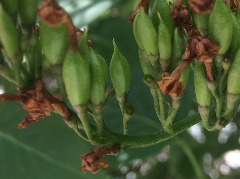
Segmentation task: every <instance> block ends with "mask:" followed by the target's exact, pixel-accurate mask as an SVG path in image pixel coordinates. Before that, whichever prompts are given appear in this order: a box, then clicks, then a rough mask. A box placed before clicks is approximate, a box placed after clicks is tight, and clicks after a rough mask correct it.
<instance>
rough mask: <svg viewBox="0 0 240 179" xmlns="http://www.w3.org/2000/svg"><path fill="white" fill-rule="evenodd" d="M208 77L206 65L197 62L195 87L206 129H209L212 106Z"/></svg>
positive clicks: (195, 66) (199, 109) (199, 110)
mask: <svg viewBox="0 0 240 179" xmlns="http://www.w3.org/2000/svg"><path fill="white" fill-rule="evenodd" d="M206 80H207V77H206V71H205V67H204V64H203V63H202V62H199V61H196V62H195V64H194V87H195V94H196V99H197V103H198V112H199V114H200V116H201V118H202V122H203V125H204V127H205V128H207V129H210V127H209V116H210V105H211V98H212V95H211V91H210V90H209V89H208V86H207V82H206Z"/></svg>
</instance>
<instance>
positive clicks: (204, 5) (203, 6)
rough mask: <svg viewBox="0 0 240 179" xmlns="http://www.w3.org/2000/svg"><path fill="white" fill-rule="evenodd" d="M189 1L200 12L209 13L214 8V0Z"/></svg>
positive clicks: (194, 9) (195, 10) (191, 6)
mask: <svg viewBox="0 0 240 179" xmlns="http://www.w3.org/2000/svg"><path fill="white" fill-rule="evenodd" d="M188 3H189V5H190V8H191V9H192V10H193V11H194V12H196V13H198V14H209V13H210V12H211V11H212V9H213V0H188Z"/></svg>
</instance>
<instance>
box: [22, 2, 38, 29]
mask: <svg viewBox="0 0 240 179" xmlns="http://www.w3.org/2000/svg"><path fill="white" fill-rule="evenodd" d="M37 6H38V1H37V0H20V1H19V2H18V13H19V16H20V20H21V23H22V24H23V25H27V26H28V25H29V26H32V25H34V24H35V22H36V20H37Z"/></svg>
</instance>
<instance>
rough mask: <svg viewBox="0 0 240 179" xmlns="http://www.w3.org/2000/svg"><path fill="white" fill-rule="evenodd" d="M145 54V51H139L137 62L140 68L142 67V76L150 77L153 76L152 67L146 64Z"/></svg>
mask: <svg viewBox="0 0 240 179" xmlns="http://www.w3.org/2000/svg"><path fill="white" fill-rule="evenodd" d="M145 53H146V52H145V51H142V50H139V53H138V54H139V60H140V64H141V67H142V70H143V74H144V75H151V76H154V70H153V67H152V65H151V64H150V63H149V62H147V60H146V59H145V58H146V57H145V56H146V54H145Z"/></svg>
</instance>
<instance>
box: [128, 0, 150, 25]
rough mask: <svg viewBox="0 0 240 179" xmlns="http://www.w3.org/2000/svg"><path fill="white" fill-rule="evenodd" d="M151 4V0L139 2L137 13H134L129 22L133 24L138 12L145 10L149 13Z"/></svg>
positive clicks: (140, 0)
mask: <svg viewBox="0 0 240 179" xmlns="http://www.w3.org/2000/svg"><path fill="white" fill-rule="evenodd" d="M149 2H150V0H139V2H138V3H137V6H136V8H135V11H134V13H133V15H132V16H131V17H129V18H128V21H129V22H131V23H133V21H134V19H135V17H136V15H137V13H138V11H139V10H140V9H141V8H144V9H145V11H148V9H149Z"/></svg>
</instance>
